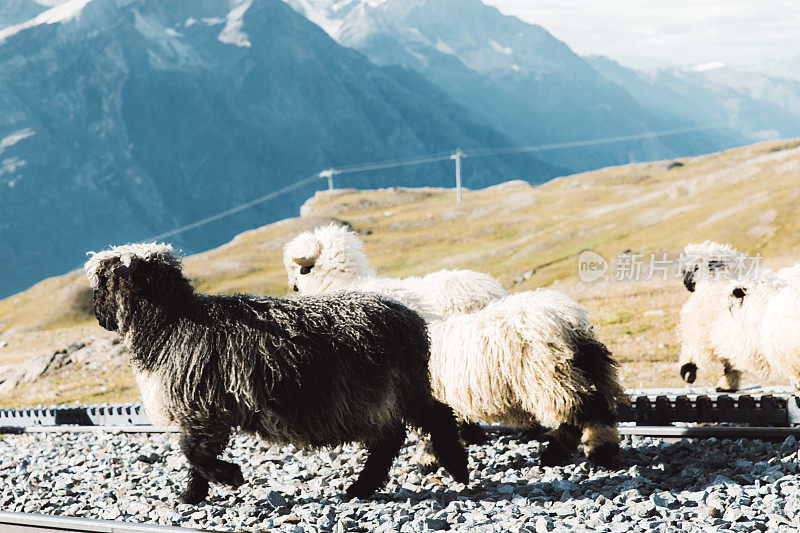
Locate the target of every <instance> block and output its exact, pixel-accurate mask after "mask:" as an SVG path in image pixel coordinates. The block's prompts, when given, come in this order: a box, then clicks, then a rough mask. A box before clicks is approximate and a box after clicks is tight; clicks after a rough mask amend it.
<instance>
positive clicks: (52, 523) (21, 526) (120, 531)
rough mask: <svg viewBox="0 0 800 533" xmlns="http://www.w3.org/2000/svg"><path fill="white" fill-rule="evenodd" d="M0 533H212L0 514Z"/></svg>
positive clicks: (62, 518) (129, 523) (65, 518)
mask: <svg viewBox="0 0 800 533" xmlns="http://www.w3.org/2000/svg"><path fill="white" fill-rule="evenodd" d="M0 531H2V533H198V532H207V531H210V530H207V529H193V528H185V527H175V526H162V525H159V524H145V523H136V522H118V521H114V520H95V519H91V518H74V517H68V516H52V515H43V514H29V513H11V512H7V511H0Z"/></svg>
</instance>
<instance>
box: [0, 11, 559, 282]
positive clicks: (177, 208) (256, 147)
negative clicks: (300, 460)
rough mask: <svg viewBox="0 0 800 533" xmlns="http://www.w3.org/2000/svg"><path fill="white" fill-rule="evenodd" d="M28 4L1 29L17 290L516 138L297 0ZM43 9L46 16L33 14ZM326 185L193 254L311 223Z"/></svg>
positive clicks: (469, 177)
mask: <svg viewBox="0 0 800 533" xmlns="http://www.w3.org/2000/svg"><path fill="white" fill-rule="evenodd" d="M14 1H15V4H14V6H12V5H11V4H6V3H4V4H2V5H0V20H4V21H13V22H14V23H13V24H5V25H4V26H2V28H0V191H2V192H0V257H2V259H3V260H2V261H0V280H2V282H0V296H5V295H8V294H10V293H12V292H14V291H16V290H19V289H22V288H24V287H26V286H27V285H29V284H30V283H32V282H34V281H38V280H40V279H42V278H43V277H45V276H48V275H53V274H58V273H62V272H64V271H65V270H67V269H70V268H74V267H76V266H78V265H80V264H81V263H82V261H83V258H84V256H83V252H85V251H86V250H91V249H95V250H96V249H100V248H103V247H105V246H107V245H109V244H116V243H121V242H126V241H138V240H142V239H146V238H148V237H151V236H154V235H157V234H159V233H161V232H164V231H168V230H170V229H173V228H175V227H178V226H181V225H184V224H188V223H192V222H194V221H196V220H200V219H204V218H206V217H208V216H210V215H214V214H216V213H219V212H221V211H224V210H226V209H229V208H231V207H235V206H238V205H241V204H242V203H244V202H246V201H248V200H251V199H253V198H257V197H259V196H261V195H264V194H266V193H270V192H272V191H275V190H276V189H279V188H281V187H283V186H286V185H287V184H290V183H293V182H295V181H297V180H299V179H301V178H305V177H308V176H311V175H313V174H315V173H317V172H318V171H320V170H322V169H325V168H329V167H332V166H337V165H342V164H350V163H360V162H366V161H376V160H385V159H393V158H400V157H409V156H416V155H419V154H428V153H437V152H442V151H447V150H450V149H452V148H454V147H455V146H462V147H465V148H469V147H471V146H472V147H477V146H481V147H483V146H503V145H509V144H513V141H512V139H510V138H509V137H507V136H505V135H504V134H502V133H499V132H498V131H496V130H494V129H492V128H490V127H487V126H485V125H483V124H482V123H481V122H480V121H479V120H477V119H475V118H474V117H473V115H472V114H471V113H470V112H469V111H467V110H466V109H464V108H463V107H461V106H459V105H458V104H456V103H455V102H453V101H452V100H451V99H450V98H448V97H447V96H445V95H444V94H443V93H442V92H441V91H440V90H438V89H436V88H435V87H434V86H433V85H432V84H430V83H429V82H428V81H426V80H425V79H424V78H422V77H421V76H420V75H418V74H416V73H414V72H413V71H410V70H407V69H404V68H400V67H377V66H375V65H374V64H372V63H370V62H369V61H368V60H367V59H366V58H365V57H364V56H363V55H361V54H360V53H358V52H355V51H353V50H350V49H347V48H344V47H342V46H340V45H338V44H337V43H336V42H335V41H333V40H332V39H331V38H330V37H329V36H328V35H326V34H325V32H323V31H322V30H320V29H319V28H318V27H317V26H315V25H314V24H312V23H310V22H309V21H308V20H306V19H305V18H304V17H302V16H300V15H298V14H297V13H296V12H295V11H294V10H292V9H291V8H289V7H288V6H286V5H285V4H284V3H283V2H281V1H279V0H170V1H169V2H164V1H156V0H68V1H67V2H56V1H52V2H50V4H53V5H52V7H49V8H48V6H47V5H45V6H43V5H42V3H40V2H39V1H38V0H37V1H35V2H34V1H33V0H30V2H29V3H27V4H26V3H25V2H24V1H23V0H14ZM26 6H27V8H31V11H30V13H31V14H32V18H29V19H26V20H20V16H19V13H22V12H23V11H24V9H25V8H26ZM37 6H38V7H37ZM11 7H14V10H12V9H11ZM42 8H44V9H42ZM12 11H13V13H12ZM14 13H17V15H14ZM12 15H14V16H12ZM560 172H561V170H559V169H556V168H554V167H552V166H549V165H546V164H543V163H541V162H539V161H538V160H536V159H535V158H533V157H527V158H524V159H514V160H506V161H500V160H496V161H493V160H490V159H482V160H475V161H474V162H471V163H470V165H469V168H468V169H467V168H465V180H466V183H467V185H468V186H473V187H476V186H485V185H489V184H493V183H497V182H499V181H503V180H506V179H510V178H515V177H516V178H523V179H525V178H527V179H531V180H543V179H547V178H548V177H552V176H553V175H557V174H558V173H560ZM452 173H453V170H452V163H451V162H449V161H448V162H445V163H442V164H441V165H425V166H417V167H408V168H405V169H396V170H386V171H383V172H381V173H365V174H359V175H352V176H347V177H342V178H341V179H340V180H338V181H337V184H338V185H340V186H371V187H375V186H391V185H408V186H420V185H445V184H448V185H449V184H450V183H451V181H452ZM324 186H325V184H324V182H319V183H318V184H312V185H308V186H306V187H304V188H301V189H298V190H297V191H294V192H293V193H292V194H290V195H288V196H284V197H282V198H281V199H280V200H279V201H274V202H268V203H265V204H262V205H259V206H257V207H255V208H253V209H248V210H245V211H242V212H241V213H238V214H236V215H233V216H230V217H226V218H224V219H221V220H219V221H216V222H214V223H212V224H209V225H207V226H203V227H202V228H201V229H196V230H192V231H189V232H186V233H184V234H181V235H179V236H178V237H177V238H176V241H177V244H178V245H179V246H180V247H182V248H183V249H184V250H185V251H187V252H189V251H198V250H203V249H207V248H210V247H212V246H216V245H218V244H220V243H222V242H225V241H226V240H228V239H230V238H231V237H232V236H233V235H235V234H237V233H239V232H241V231H243V230H245V229H249V228H252V227H255V226H258V225H262V224H265V223H268V222H272V221H275V220H278V219H280V218H284V217H286V216H293V215H296V214H297V210H298V208H299V205H300V204H301V203H302V201H304V200H305V199H306V198H307V197H308V196H309V195H310V194H312V193H313V191H314V190H315V189H317V188H320V187H324ZM272 259H274V258H265V260H272Z"/></svg>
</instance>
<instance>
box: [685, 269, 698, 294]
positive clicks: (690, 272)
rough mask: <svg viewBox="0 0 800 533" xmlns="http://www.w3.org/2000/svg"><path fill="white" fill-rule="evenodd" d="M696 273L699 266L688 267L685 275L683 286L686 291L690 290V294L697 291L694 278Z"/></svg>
mask: <svg viewBox="0 0 800 533" xmlns="http://www.w3.org/2000/svg"><path fill="white" fill-rule="evenodd" d="M696 273H697V265H694V266H690V267H687V268H686V271H685V272H684V273H683V286H684V287H686V290H688V291H689V292H694V289H695V280H694V276H695V274H696Z"/></svg>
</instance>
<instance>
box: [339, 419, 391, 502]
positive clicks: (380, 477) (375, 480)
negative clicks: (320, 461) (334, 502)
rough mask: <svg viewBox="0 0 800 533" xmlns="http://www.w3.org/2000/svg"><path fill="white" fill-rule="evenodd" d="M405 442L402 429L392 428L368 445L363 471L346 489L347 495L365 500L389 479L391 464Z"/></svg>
mask: <svg viewBox="0 0 800 533" xmlns="http://www.w3.org/2000/svg"><path fill="white" fill-rule="evenodd" d="M405 440H406V430H405V428H403V427H397V428H392V429H391V430H390V431H388V432H386V434H385V435H384V436H382V437H381V438H380V439H379V440H378V441H377V442H375V443H374V444H372V445H370V447H369V456H368V457H367V462H366V463H365V464H364V469H363V470H361V474H359V475H358V479H356V481H355V483H353V484H352V485H350V487H348V489H347V495H348V496H350V497H355V498H366V497H367V496H369V495H370V494H372V493H373V492H375V491H376V490H378V488H380V487H381V486H382V485H383V484H384V483H386V480H387V479H388V478H389V469H390V468H391V466H392V462H393V461H394V460H395V458H396V457H397V456H398V455H399V454H400V448H402V447H403V443H404V442H405Z"/></svg>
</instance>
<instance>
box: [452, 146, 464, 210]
mask: <svg viewBox="0 0 800 533" xmlns="http://www.w3.org/2000/svg"><path fill="white" fill-rule="evenodd" d="M463 155H464V152H462V151H461V148H456V153H454V154H453V155H451V156H450V159H455V161H456V201H457V202H458V203H461V158H462V157H463Z"/></svg>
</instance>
